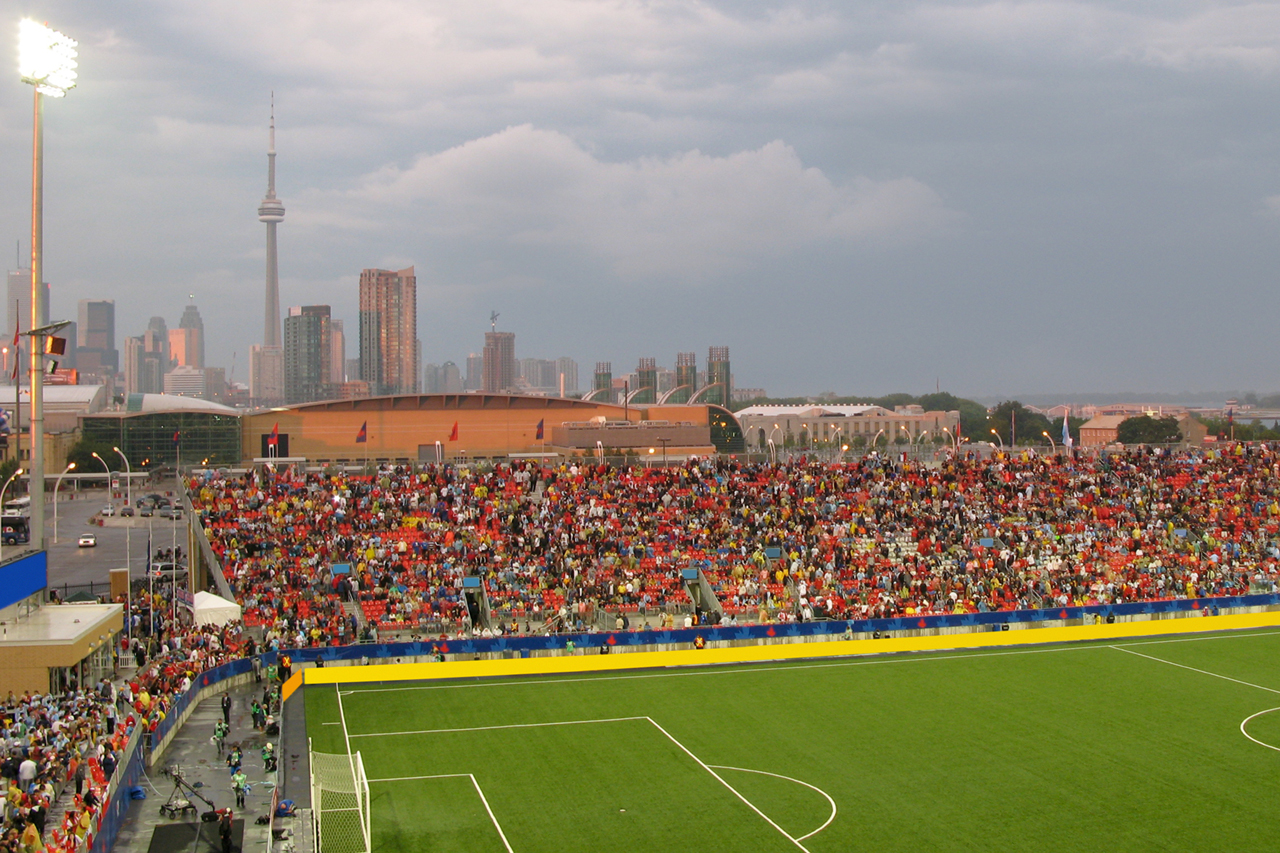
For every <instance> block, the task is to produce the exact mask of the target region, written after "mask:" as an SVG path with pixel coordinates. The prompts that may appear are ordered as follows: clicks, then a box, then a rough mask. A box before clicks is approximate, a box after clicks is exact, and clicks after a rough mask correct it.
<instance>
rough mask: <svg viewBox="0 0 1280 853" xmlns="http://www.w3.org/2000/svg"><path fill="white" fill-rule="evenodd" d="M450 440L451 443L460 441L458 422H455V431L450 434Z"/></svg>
mask: <svg viewBox="0 0 1280 853" xmlns="http://www.w3.org/2000/svg"><path fill="white" fill-rule="evenodd" d="M449 440H450V441H457V440H458V422H457V421H454V422H453V431H452V432H450V433H449Z"/></svg>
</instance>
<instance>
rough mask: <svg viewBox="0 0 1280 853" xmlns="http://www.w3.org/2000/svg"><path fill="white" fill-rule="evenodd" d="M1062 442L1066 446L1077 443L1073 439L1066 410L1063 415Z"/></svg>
mask: <svg viewBox="0 0 1280 853" xmlns="http://www.w3.org/2000/svg"><path fill="white" fill-rule="evenodd" d="M1062 443H1063V445H1064V446H1066V447H1070V446H1071V445H1072V444H1074V443H1075V442H1073V441H1072V440H1071V425H1070V424H1068V423H1067V415H1066V413H1065V412H1064V413H1063V415H1062Z"/></svg>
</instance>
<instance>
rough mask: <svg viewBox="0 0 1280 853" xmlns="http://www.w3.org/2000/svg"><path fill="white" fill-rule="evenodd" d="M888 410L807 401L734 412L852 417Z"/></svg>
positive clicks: (807, 416)
mask: <svg viewBox="0 0 1280 853" xmlns="http://www.w3.org/2000/svg"><path fill="white" fill-rule="evenodd" d="M877 411H879V412H887V411H889V410H888V409H886V408H884V407H883V406H875V405H870V404H864V405H857V406H823V405H818V404H816V403H807V404H805V405H803V406H780V405H779V406H767V405H766V406H748V407H747V408H745V409H739V410H738V411H736V412H734V414H735V415H737V416H738V417H740V418H741V417H751V416H753V415H765V416H770V415H798V416H801V417H806V418H820V417H824V416H825V417H845V418H850V417H854V416H856V415H865V414H866V413H867V412H877Z"/></svg>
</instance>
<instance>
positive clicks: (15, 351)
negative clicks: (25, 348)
mask: <svg viewBox="0 0 1280 853" xmlns="http://www.w3.org/2000/svg"><path fill="white" fill-rule="evenodd" d="M20 329H21V327H20V326H19V325H18V324H17V323H14V324H13V384H14V385H17V384H18V365H20V364H22V359H21V357H19V354H18V353H19V350H18V333H19V331H20Z"/></svg>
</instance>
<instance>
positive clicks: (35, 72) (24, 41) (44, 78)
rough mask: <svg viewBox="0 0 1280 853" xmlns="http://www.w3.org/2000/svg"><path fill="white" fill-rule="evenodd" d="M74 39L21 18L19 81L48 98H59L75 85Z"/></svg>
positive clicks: (75, 42) (28, 19) (19, 29)
mask: <svg viewBox="0 0 1280 853" xmlns="http://www.w3.org/2000/svg"><path fill="white" fill-rule="evenodd" d="M77 44H79V42H77V41H76V40H75V39H73V38H68V37H67V36H65V35H63V34H62V33H60V32H58V31H57V30H52V29H49V28H48V27H46V26H45V25H44V24H38V23H36V22H35V21H33V20H31V19H30V18H23V19H22V21H21V23H19V24H18V73H19V74H20V75H21V76H22V82H24V83H31V84H32V85H34V86H35V87H36V91H37V92H39V93H40V94H42V95H48V96H49V97H51V98H61V97H63V96H64V95H66V94H67V91H68V90H69V89H73V88H75V85H76V45H77Z"/></svg>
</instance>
